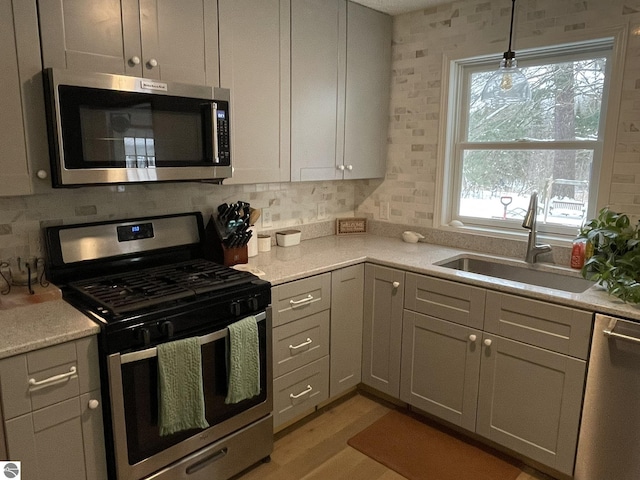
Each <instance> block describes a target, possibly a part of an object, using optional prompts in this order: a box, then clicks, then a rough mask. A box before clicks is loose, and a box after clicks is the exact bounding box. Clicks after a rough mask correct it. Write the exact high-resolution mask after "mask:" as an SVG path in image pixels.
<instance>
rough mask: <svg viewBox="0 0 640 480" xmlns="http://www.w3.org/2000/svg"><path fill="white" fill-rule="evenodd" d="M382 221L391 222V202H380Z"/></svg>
mask: <svg viewBox="0 0 640 480" xmlns="http://www.w3.org/2000/svg"><path fill="white" fill-rule="evenodd" d="M380 220H389V202H380Z"/></svg>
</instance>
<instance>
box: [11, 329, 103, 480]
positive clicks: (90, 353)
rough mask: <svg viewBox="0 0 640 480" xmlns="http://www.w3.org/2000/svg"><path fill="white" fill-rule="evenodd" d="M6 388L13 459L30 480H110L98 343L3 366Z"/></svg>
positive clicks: (80, 343) (63, 347)
mask: <svg viewBox="0 0 640 480" xmlns="http://www.w3.org/2000/svg"><path fill="white" fill-rule="evenodd" d="M0 387H1V388H0V391H2V411H3V414H4V429H5V436H6V449H7V458H8V459H10V460H16V461H20V462H21V465H22V478H23V479H24V480H32V479H33V480H38V479H42V478H46V479H48V480H58V479H59V480H63V479H69V478H73V479H79V480H81V479H87V480H104V479H106V477H107V474H106V461H105V449H104V448H105V447H104V431H103V423H102V406H101V397H100V377H99V372H98V359H97V344H96V339H95V337H91V338H83V339H80V340H76V341H73V342H68V343H63V344H60V345H56V346H53V347H47V348H43V349H41V350H35V351H33V352H29V353H26V354H22V355H17V356H14V357H9V358H6V359H3V360H1V361H0ZM61 442H62V443H61Z"/></svg>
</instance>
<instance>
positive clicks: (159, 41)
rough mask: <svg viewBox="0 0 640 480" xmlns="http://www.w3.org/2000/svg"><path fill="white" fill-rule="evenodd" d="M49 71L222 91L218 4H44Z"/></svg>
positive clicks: (168, 0)
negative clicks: (64, 70)
mask: <svg viewBox="0 0 640 480" xmlns="http://www.w3.org/2000/svg"><path fill="white" fill-rule="evenodd" d="M39 9H40V18H41V20H42V22H41V24H40V31H41V36H42V58H43V64H44V67H45V68H46V67H57V68H68V69H73V70H84V71H92V72H103V73H113V74H125V75H132V76H137V77H146V78H153V79H158V80H165V81H177V82H184V83H192V84H197V85H211V86H217V85H218V80H219V71H218V31H217V18H218V17H217V6H216V1H215V0H182V1H180V2H176V1H175V0H139V1H138V0H59V1H49V0H40V2H39Z"/></svg>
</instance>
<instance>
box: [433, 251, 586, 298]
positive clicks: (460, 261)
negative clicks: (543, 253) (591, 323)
mask: <svg viewBox="0 0 640 480" xmlns="http://www.w3.org/2000/svg"><path fill="white" fill-rule="evenodd" d="M435 265H438V266H440V267H445V268H452V269H454V270H460V271H463V272H470V273H477V274H479V275H486V276H489V277H494V278H501V279H503V280H511V281H514V282H520V283H526V284H528V285H536V286H539V287H545V288H552V289H555V290H562V291H563V292H571V293H582V292H584V291H585V290H587V289H588V288H590V287H592V286H593V285H594V283H593V282H590V281H589V280H585V279H584V278H581V277H574V276H571V275H569V274H565V273H556V272H551V271H548V270H539V269H537V268H535V267H533V266H531V265H529V264H525V263H523V264H522V265H518V264H510V263H502V262H500V261H497V260H494V259H490V258H481V257H478V256H471V255H462V256H457V257H454V258H448V259H446V260H443V261H441V262H437V263H435ZM547 268H553V267H547Z"/></svg>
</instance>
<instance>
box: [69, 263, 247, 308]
mask: <svg viewBox="0 0 640 480" xmlns="http://www.w3.org/2000/svg"><path fill="white" fill-rule="evenodd" d="M253 279H255V276H254V275H252V274H251V273H249V272H242V271H238V270H234V269H232V268H229V267H226V266H223V265H219V264H217V263H213V262H210V261H208V260H202V259H198V260H189V261H186V262H181V263H176V264H171V265H166V266H162V267H153V268H145V269H142V270H137V271H132V272H127V273H123V274H115V275H107V276H104V277H98V278H92V279H89V280H84V281H79V282H71V283H70V284H69V285H70V286H71V287H72V288H74V289H75V290H77V291H79V292H80V293H82V295H84V296H85V297H88V298H89V299H90V300H91V301H93V302H95V303H96V304H98V305H100V306H102V307H103V308H105V309H107V310H108V311H110V312H112V313H114V314H122V313H126V312H133V311H136V310H140V309H143V308H148V307H151V306H154V305H161V304H163V303H166V302H170V301H173V300H178V299H182V298H188V297H192V296H196V295H198V294H202V293H207V292H212V291H215V290H223V289H227V288H231V287H233V286H236V285H242V284H244V283H247V282H250V281H252V280H253Z"/></svg>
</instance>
